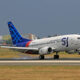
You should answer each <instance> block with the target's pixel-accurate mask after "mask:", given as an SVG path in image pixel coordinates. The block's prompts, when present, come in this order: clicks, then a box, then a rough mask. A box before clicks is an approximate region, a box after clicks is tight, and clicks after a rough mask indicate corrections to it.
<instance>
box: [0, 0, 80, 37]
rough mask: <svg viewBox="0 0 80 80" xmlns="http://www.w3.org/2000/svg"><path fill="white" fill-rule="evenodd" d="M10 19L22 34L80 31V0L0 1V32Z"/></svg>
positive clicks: (5, 27) (41, 34)
mask: <svg viewBox="0 0 80 80" xmlns="http://www.w3.org/2000/svg"><path fill="white" fill-rule="evenodd" d="M8 21H12V22H13V23H14V25H15V26H16V28H17V29H18V31H19V32H20V33H21V34H25V33H33V34H36V35H38V36H48V35H54V34H71V33H80V0H0V35H5V34H9V31H8V27H7V22H8Z"/></svg>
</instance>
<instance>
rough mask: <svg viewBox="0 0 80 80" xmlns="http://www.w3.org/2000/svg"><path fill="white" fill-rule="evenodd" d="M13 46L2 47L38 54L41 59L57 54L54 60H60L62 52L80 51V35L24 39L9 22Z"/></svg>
mask: <svg viewBox="0 0 80 80" xmlns="http://www.w3.org/2000/svg"><path fill="white" fill-rule="evenodd" d="M8 27H9V31H10V34H11V38H12V42H13V46H2V47H3V48H9V49H15V50H18V51H20V52H23V53H29V54H38V55H40V57H39V58H40V59H44V55H47V54H51V53H53V52H56V55H54V59H59V55H58V52H60V51H66V52H70V51H73V50H74V51H75V52H76V51H77V52H79V51H80V35H79V34H70V35H61V36H54V37H50V38H45V39H37V40H33V41H32V40H29V39H25V38H23V37H22V36H21V35H20V34H19V32H18V31H17V30H16V28H15V27H14V25H13V24H12V22H8Z"/></svg>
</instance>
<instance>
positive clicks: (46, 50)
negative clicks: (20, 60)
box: [39, 47, 53, 55]
mask: <svg viewBox="0 0 80 80" xmlns="http://www.w3.org/2000/svg"><path fill="white" fill-rule="evenodd" d="M52 52H53V50H52V48H51V47H43V48H40V49H39V54H40V55H45V54H50V53H52Z"/></svg>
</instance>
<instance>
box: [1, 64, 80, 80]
mask: <svg viewBox="0 0 80 80" xmlns="http://www.w3.org/2000/svg"><path fill="white" fill-rule="evenodd" d="M0 80H80V66H0Z"/></svg>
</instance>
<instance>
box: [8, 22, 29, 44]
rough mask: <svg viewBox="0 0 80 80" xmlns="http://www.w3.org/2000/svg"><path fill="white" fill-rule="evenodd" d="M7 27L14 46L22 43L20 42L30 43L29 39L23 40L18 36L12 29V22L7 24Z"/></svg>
mask: <svg viewBox="0 0 80 80" xmlns="http://www.w3.org/2000/svg"><path fill="white" fill-rule="evenodd" d="M8 27H9V31H10V35H11V38H12V42H13V45H16V44H18V43H22V42H28V41H30V40H29V39H24V38H23V37H22V36H21V35H20V34H19V32H18V31H17V29H16V28H15V27H14V25H13V24H12V22H8Z"/></svg>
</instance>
